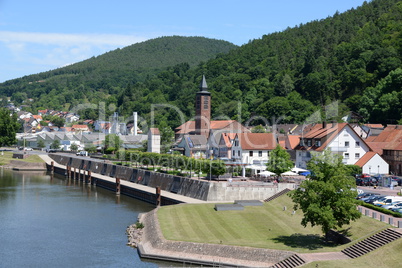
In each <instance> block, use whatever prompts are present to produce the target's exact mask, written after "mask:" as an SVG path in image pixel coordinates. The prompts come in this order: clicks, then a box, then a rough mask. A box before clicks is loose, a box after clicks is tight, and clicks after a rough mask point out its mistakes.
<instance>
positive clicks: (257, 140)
mask: <svg viewBox="0 0 402 268" xmlns="http://www.w3.org/2000/svg"><path fill="white" fill-rule="evenodd" d="M236 136H237V137H238V139H239V141H240V146H241V148H242V149H243V150H273V149H275V147H276V145H277V142H276V138H275V136H274V134H273V133H237V134H236Z"/></svg>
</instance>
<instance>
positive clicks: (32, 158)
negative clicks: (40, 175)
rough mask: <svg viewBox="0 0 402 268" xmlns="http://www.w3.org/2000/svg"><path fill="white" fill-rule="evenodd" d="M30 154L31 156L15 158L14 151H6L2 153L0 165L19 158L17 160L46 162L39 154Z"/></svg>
mask: <svg viewBox="0 0 402 268" xmlns="http://www.w3.org/2000/svg"><path fill="white" fill-rule="evenodd" d="M28 154H29V157H27V158H25V159H15V158H13V152H4V153H3V155H1V154H0V166H3V165H8V164H9V163H10V161H11V160H17V161H22V162H28V163H44V162H45V161H43V159H42V158H40V157H39V156H38V155H35V154H30V153H29V152H28Z"/></svg>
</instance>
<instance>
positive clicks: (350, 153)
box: [327, 127, 370, 165]
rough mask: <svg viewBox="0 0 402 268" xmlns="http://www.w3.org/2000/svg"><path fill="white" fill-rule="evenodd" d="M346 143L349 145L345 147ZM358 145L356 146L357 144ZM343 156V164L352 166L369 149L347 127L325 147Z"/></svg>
mask: <svg viewBox="0 0 402 268" xmlns="http://www.w3.org/2000/svg"><path fill="white" fill-rule="evenodd" d="M347 142H348V143H349V145H347ZM357 143H358V144H357ZM327 147H328V148H330V149H331V151H332V152H336V153H339V154H341V155H342V156H343V163H344V164H346V165H354V164H355V163H356V162H357V161H358V160H359V159H360V158H361V157H362V156H363V155H364V154H365V153H366V152H368V151H369V150H370V148H369V147H368V146H367V145H366V144H365V143H364V142H363V140H362V139H361V138H360V137H359V136H358V135H357V134H356V133H355V132H354V131H353V130H352V129H350V128H349V127H345V128H344V129H342V131H341V132H340V133H339V134H338V136H337V137H335V139H333V140H332V141H331V142H330V143H329V145H328V146H327Z"/></svg>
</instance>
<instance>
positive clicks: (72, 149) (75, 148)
mask: <svg viewBox="0 0 402 268" xmlns="http://www.w3.org/2000/svg"><path fill="white" fill-rule="evenodd" d="M70 150H71V151H73V152H75V151H77V150H78V145H77V144H75V143H73V144H71V146H70Z"/></svg>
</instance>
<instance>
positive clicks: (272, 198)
mask: <svg viewBox="0 0 402 268" xmlns="http://www.w3.org/2000/svg"><path fill="white" fill-rule="evenodd" d="M288 192H290V189H288V188H286V189H283V190H282V191H280V192H279V193H276V194H274V195H273V196H271V197H268V198H267V199H265V200H264V202H269V201H271V200H274V199H275V198H278V197H280V196H282V195H284V194H286V193H288Z"/></svg>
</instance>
